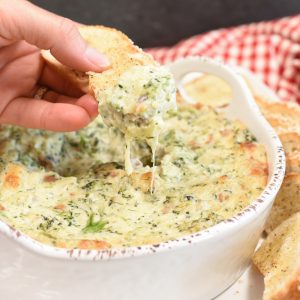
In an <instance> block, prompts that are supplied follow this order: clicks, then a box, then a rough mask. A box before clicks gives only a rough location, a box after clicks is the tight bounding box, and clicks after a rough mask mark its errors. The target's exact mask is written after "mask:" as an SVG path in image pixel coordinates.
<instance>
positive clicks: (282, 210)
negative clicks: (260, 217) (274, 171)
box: [266, 173, 300, 233]
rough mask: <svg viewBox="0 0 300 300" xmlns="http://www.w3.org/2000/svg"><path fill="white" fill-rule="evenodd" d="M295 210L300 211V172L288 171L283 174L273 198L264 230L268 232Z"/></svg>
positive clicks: (295, 211)
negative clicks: (282, 179) (288, 172)
mask: <svg viewBox="0 0 300 300" xmlns="http://www.w3.org/2000/svg"><path fill="white" fill-rule="evenodd" d="M297 212H300V173H290V174H288V175H286V176H285V178H284V181H283V184H282V186H281V188H280V191H279V193H278V195H277V197H276V199H275V202H274V205H273V208H272V210H271V214H270V216H269V218H268V221H267V223H266V232H267V233H270V232H271V231H272V230H274V229H275V228H276V227H277V226H278V225H279V224H280V223H282V222H283V221H284V220H286V219H288V218H289V217H290V216H291V215H293V214H294V213H297Z"/></svg>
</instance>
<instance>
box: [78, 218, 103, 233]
mask: <svg viewBox="0 0 300 300" xmlns="http://www.w3.org/2000/svg"><path fill="white" fill-rule="evenodd" d="M94 217H95V216H94V214H91V215H90V217H89V219H88V222H87V224H86V226H85V227H84V228H83V229H82V232H83V233H95V232H100V231H101V230H102V229H103V228H104V226H105V225H106V224H107V223H108V222H106V221H103V220H99V221H96V222H95V221H94Z"/></svg>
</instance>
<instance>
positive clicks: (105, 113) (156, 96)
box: [97, 65, 176, 174]
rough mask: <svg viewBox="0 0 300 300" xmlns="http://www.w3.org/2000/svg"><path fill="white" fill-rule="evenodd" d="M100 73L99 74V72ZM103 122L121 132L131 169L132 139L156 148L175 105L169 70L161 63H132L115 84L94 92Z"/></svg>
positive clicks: (130, 170)
mask: <svg viewBox="0 0 300 300" xmlns="http://www.w3.org/2000/svg"><path fill="white" fill-rule="evenodd" d="M100 76H101V74H100ZM97 99H99V102H100V106H99V108H100V112H101V115H102V117H103V121H104V122H105V124H107V125H109V126H115V127H117V128H118V129H119V130H121V131H122V132H123V133H124V137H125V141H126V145H125V147H126V151H125V170H126V171H127V173H128V174H130V173H132V172H133V167H132V165H131V160H130V152H131V151H130V147H131V141H132V140H133V139H137V140H145V141H146V142H147V143H148V145H149V146H150V147H151V149H152V153H153V156H154V157H155V150H156V147H157V143H158V136H159V133H160V131H161V129H162V127H163V124H164V122H163V117H164V115H165V113H166V112H167V111H170V110H174V109H176V87H175V81H174V79H173V76H172V75H171V73H170V72H169V71H168V70H167V69H166V68H165V67H162V66H158V65H155V66H152V65H148V66H147V65H146V66H144V65H143V66H142V65H138V66H132V67H130V68H129V69H128V70H127V71H125V72H124V73H123V74H121V76H120V78H119V80H118V82H117V84H116V85H114V86H112V87H109V88H107V89H105V90H104V91H103V92H102V93H100V94H98V95H97Z"/></svg>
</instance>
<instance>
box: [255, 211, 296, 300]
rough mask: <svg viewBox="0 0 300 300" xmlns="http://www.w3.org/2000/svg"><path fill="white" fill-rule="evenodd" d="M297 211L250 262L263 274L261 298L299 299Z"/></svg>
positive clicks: (273, 299) (274, 299) (272, 299)
mask: <svg viewBox="0 0 300 300" xmlns="http://www.w3.org/2000/svg"><path fill="white" fill-rule="evenodd" d="M299 231H300V213H297V214H294V215H293V216H292V217H290V218H289V219H287V220H286V221H285V222H283V223H282V224H281V225H280V226H278V227H277V228H276V229H275V230H274V231H273V232H272V233H271V234H270V235H269V236H268V237H267V239H266V240H265V241H264V242H263V244H262V246H261V247H260V248H259V249H258V251H257V252H256V253H255V255H254V257H253V262H254V264H255V265H256V266H257V268H258V269H259V270H260V272H261V273H262V274H263V275H264V276H265V279H264V281H265V291H264V297H263V299H264V300H296V299H297V300H299V299H300V289H299V285H300V235H299Z"/></svg>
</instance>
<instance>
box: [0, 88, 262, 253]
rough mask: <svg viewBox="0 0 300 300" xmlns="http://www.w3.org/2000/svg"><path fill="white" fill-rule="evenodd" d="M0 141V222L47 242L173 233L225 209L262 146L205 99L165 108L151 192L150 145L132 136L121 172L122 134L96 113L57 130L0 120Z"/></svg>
mask: <svg viewBox="0 0 300 300" xmlns="http://www.w3.org/2000/svg"><path fill="white" fill-rule="evenodd" d="M119 92H120V93H121V94H122V95H123V93H122V92H121V91H119ZM130 107H131V104H130V105H128V107H127V108H126V109H125V108H124V111H126V112H128V111H130ZM121 111H122V115H123V113H124V112H123V110H121ZM154 114H155V113H154ZM0 140H1V148H0V151H1V157H2V163H1V174H0V185H1V197H0V219H1V220H3V221H5V222H6V223H8V224H10V225H11V226H13V227H14V228H16V229H18V230H20V231H22V232H24V233H26V234H28V235H29V236H31V237H32V238H34V239H36V240H38V241H41V242H43V243H46V244H49V245H53V246H57V247H65V248H82V249H103V248H110V247H127V246H136V245H143V244H150V243H159V242H162V241H167V240H171V239H176V238H178V237H181V236H184V235H187V234H191V233H195V232H197V231H199V230H203V229H205V228H208V227H210V226H213V225H215V224H217V223H219V222H221V221H223V220H225V219H227V218H230V217H232V216H234V215H235V214H237V213H238V212H240V211H241V210H242V209H243V208H245V207H246V206H247V205H248V204H250V203H251V202H252V201H253V200H254V199H256V198H257V197H258V196H259V194H260V193H261V192H262V190H263V189H264V187H265V185H266V181H267V173H268V172H267V162H266V154H265V149H264V147H263V146H262V145H260V144H259V143H258V142H257V141H256V139H255V137H254V136H253V135H252V134H251V133H250V132H249V130H248V129H247V128H245V126H244V125H243V124H241V123H240V122H239V121H229V120H227V119H226V118H225V117H224V115H223V114H222V113H220V112H217V111H215V110H214V109H212V108H210V107H207V106H203V107H198V108H197V107H193V106H184V105H180V106H179V108H178V111H174V112H168V113H166V115H165V126H164V127H163V128H162V130H161V133H160V136H159V144H158V148H157V151H156V162H157V166H156V172H155V178H154V182H153V188H154V193H151V167H152V164H153V158H152V153H151V147H149V146H148V145H147V143H145V142H142V141H133V143H132V160H133V164H134V171H133V172H132V173H131V174H130V175H128V174H127V173H126V172H125V171H124V160H123V157H124V151H123V149H124V145H125V140H124V135H123V134H122V133H121V132H120V131H119V130H118V129H116V128H113V127H112V128H108V127H106V126H105V125H104V123H103V121H102V119H101V118H100V117H98V118H97V119H96V120H95V121H94V122H93V123H92V124H90V125H89V126H88V127H87V128H85V129H82V130H80V131H79V132H72V133H65V134H63V133H50V132H45V131H39V130H30V129H21V128H17V127H12V126H5V127H2V129H1V131H0Z"/></svg>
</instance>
